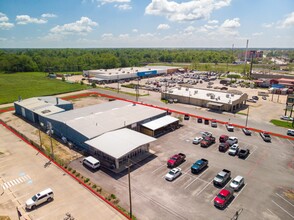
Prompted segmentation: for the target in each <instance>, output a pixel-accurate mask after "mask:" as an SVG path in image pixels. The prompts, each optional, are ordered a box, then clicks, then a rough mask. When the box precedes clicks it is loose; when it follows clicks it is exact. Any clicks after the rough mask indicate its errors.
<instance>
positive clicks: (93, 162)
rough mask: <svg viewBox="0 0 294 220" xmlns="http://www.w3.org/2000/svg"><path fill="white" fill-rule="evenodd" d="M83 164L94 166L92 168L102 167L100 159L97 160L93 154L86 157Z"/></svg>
mask: <svg viewBox="0 0 294 220" xmlns="http://www.w3.org/2000/svg"><path fill="white" fill-rule="evenodd" d="M83 164H84V165H86V166H88V167H90V168H92V169H97V168H99V167H100V162H99V160H97V159H96V158H94V157H92V156H89V157H86V158H85V159H84V160H83Z"/></svg>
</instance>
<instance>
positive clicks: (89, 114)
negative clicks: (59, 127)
mask: <svg viewBox="0 0 294 220" xmlns="http://www.w3.org/2000/svg"><path fill="white" fill-rule="evenodd" d="M164 113H166V111H164V110H161V109H157V108H153V107H148V106H144V105H139V104H133V103H130V102H126V101H121V100H116V101H110V102H105V103H102V104H97V105H92V106H88V107H85V108H80V109H75V110H69V111H66V112H61V113H59V114H55V115H50V116H48V118H49V119H52V120H56V121H60V122H62V123H65V124H66V125H68V126H69V127H71V128H72V129H74V130H76V131H78V132H79V133H81V134H83V135H84V136H86V137H87V138H89V139H91V138H94V137H97V136H99V135H101V134H103V133H106V132H109V131H113V130H116V129H119V128H122V127H126V126H129V125H132V124H134V123H137V122H140V121H143V120H145V119H147V118H151V117H155V116H158V115H161V114H164Z"/></svg>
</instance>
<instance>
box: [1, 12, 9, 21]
mask: <svg viewBox="0 0 294 220" xmlns="http://www.w3.org/2000/svg"><path fill="white" fill-rule="evenodd" d="M8 20H9V18H8V17H7V16H6V14H4V13H2V12H0V21H1V22H4V21H8Z"/></svg>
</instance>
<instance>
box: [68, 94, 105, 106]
mask: <svg viewBox="0 0 294 220" xmlns="http://www.w3.org/2000/svg"><path fill="white" fill-rule="evenodd" d="M70 101H71V102H73V105H74V109H77V108H83V107H86V106H90V105H96V104H101V103H104V102H108V98H105V97H101V96H99V95H93V96H89V97H83V98H78V99H74V100H70Z"/></svg>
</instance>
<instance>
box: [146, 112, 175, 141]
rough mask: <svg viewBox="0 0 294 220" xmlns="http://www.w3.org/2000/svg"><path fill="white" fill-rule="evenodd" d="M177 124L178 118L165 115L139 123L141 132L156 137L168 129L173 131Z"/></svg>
mask: <svg viewBox="0 0 294 220" xmlns="http://www.w3.org/2000/svg"><path fill="white" fill-rule="evenodd" d="M178 126H179V119H178V118H175V117H172V116H170V115H166V116H164V117H161V118H158V119H155V120H153V121H150V122H147V123H144V124H142V125H141V132H142V133H144V134H147V135H150V136H152V137H158V136H160V135H162V134H165V133H166V132H168V131H173V130H175V129H176V128H177V127H178Z"/></svg>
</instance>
